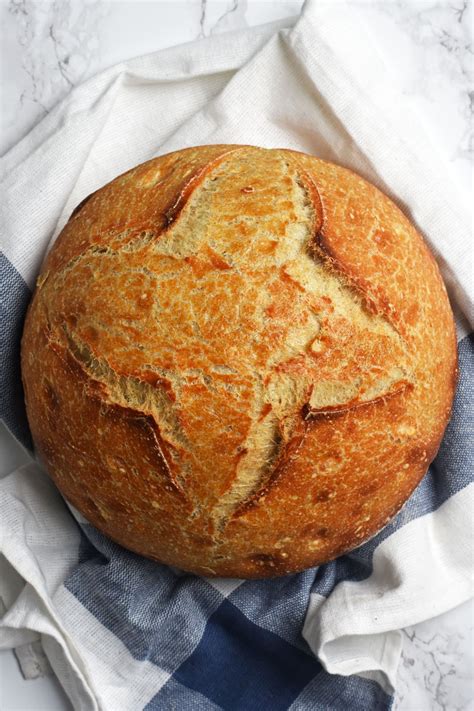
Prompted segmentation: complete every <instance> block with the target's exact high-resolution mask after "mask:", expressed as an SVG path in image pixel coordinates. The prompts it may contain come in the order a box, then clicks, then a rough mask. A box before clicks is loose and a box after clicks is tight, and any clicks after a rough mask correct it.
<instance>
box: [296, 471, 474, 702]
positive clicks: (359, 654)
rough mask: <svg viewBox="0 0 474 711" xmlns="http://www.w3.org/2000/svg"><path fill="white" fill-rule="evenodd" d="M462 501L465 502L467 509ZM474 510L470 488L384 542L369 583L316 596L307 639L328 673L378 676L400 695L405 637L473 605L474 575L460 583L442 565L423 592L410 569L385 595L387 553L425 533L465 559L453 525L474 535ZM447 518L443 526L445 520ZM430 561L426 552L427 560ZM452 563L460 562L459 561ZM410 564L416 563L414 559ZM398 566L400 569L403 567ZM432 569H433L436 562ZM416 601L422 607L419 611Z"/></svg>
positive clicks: (423, 582)
mask: <svg viewBox="0 0 474 711" xmlns="http://www.w3.org/2000/svg"><path fill="white" fill-rule="evenodd" d="M460 499H463V501H462V505H460ZM473 508H474V484H470V485H468V486H467V487H465V488H464V489H462V490H461V491H459V492H458V493H457V494H455V495H453V496H452V497H451V498H450V499H448V501H446V502H445V503H444V504H442V505H441V506H440V508H439V509H437V510H436V511H434V512H432V513H430V514H426V515H425V516H421V517H419V518H417V519H414V520H413V521H411V522H410V523H407V524H406V525H405V526H404V527H403V528H402V529H399V530H398V531H396V532H395V533H394V534H392V536H390V538H388V539H385V540H384V541H383V542H382V543H381V544H380V546H379V547H378V548H377V550H376V551H375V553H374V569H373V573H372V575H371V576H370V578H368V579H367V580H365V581H363V582H358V583H357V582H356V583H354V582H350V581H343V582H342V583H340V584H339V585H338V586H337V587H336V588H335V589H334V591H333V593H332V595H331V597H330V598H325V597H323V596H322V595H319V594H317V593H312V594H311V596H310V603H309V606H308V611H307V614H306V619H305V623H304V627H303V637H304V638H305V639H306V641H307V642H308V644H309V646H310V648H311V649H312V651H313V652H314V653H315V654H316V656H317V657H318V659H319V660H320V662H321V664H322V665H323V666H324V668H325V669H326V670H327V671H328V672H329V673H332V674H340V675H341V676H349V675H351V674H361V673H364V672H379V673H381V674H382V675H383V677H384V679H385V682H384V681H382V686H384V683H385V684H386V685H388V687H387V686H386V688H388V689H389V692H390V693H393V690H394V688H395V680H396V674H397V668H398V664H399V660H400V656H401V651H402V638H401V633H400V630H401V629H404V628H406V627H410V626H412V625H415V624H418V623H420V622H424V621H426V620H428V619H432V618H434V617H437V616H439V615H441V614H443V613H445V612H448V611H449V610H452V609H453V608H455V607H457V606H458V605H461V604H462V603H463V602H466V601H467V600H469V599H471V598H472V596H473V592H474V591H473V584H472V579H470V577H469V575H468V573H467V572H466V573H465V574H463V573H462V571H461V574H460V575H458V576H457V578H456V579H453V578H452V576H451V577H450V576H449V574H447V573H448V572H449V571H447V570H443V569H442V566H441V565H438V567H436V566H435V568H436V570H438V572H439V573H440V574H439V575H437V574H436V573H435V571H434V570H432V571H431V573H432V577H429V576H428V579H427V576H423V578H422V580H419V581H418V586H416V585H414V581H415V580H416V576H415V575H412V574H411V572H410V570H408V571H406V575H405V581H403V580H398V579H394V580H392V585H394V587H393V588H392V589H388V590H384V589H383V582H384V576H383V574H382V573H381V568H382V567H386V560H387V559H388V558H389V557H390V553H389V551H386V550H385V549H387V548H388V549H392V551H393V550H395V549H397V548H398V547H399V546H400V541H399V540H398V539H400V538H401V537H402V536H403V537H404V538H406V539H407V540H408V539H414V538H417V533H418V532H419V531H422V530H423V529H425V535H426V539H427V540H431V539H432V538H433V536H434V532H435V530H436V531H437V535H438V540H437V545H438V546H443V543H444V545H445V546H446V545H447V544H448V543H449V542H448V540H447V539H448V538H449V539H450V540H451V541H456V543H455V545H456V553H457V555H462V545H461V543H460V542H461V540H462V539H460V537H459V536H457V535H454V536H453V535H452V528H453V526H452V524H451V521H452V520H453V517H455V520H456V528H457V527H459V529H460V530H464V531H465V533H466V534H467V535H468V536H470V532H471V531H472V516H471V511H472V510H473ZM462 513H464V518H463V516H462ZM443 518H444V519H445V520H444V522H443V521H442V520H441V519H443ZM417 529H418V531H417ZM440 531H443V533H441V532H440ZM443 535H444V539H445V540H444V541H443V540H442V539H443ZM434 537H436V536H434ZM460 550H461V553H460ZM465 550H466V551H467V556H468V557H470V559H471V560H466V561H465V568H466V571H467V570H468V569H469V568H470V567H471V565H472V551H471V550H470V547H469V545H467V547H465ZM425 553H426V551H425ZM445 553H446V559H447V560H449V558H450V557H451V556H450V551H449V550H448V549H446V551H445ZM425 557H426V556H424V555H423V553H422V555H421V558H423V559H425ZM417 558H420V555H418V556H417ZM452 558H454V559H455V558H456V556H455V555H454V554H453V555H452ZM426 559H427V560H429V559H430V558H429V555H428V556H427V558H426ZM411 562H412V563H414V564H416V560H415V558H413V561H411ZM452 565H453V566H457V561H456V560H454V561H453V563H452ZM393 567H394V569H396V566H393ZM430 567H431V568H432V567H433V566H432V565H431V563H430ZM444 573H446V574H444ZM410 584H411V585H412V587H411V589H410ZM404 585H405V587H406V588H407V589H405V590H403V589H402V588H403V586H404ZM427 595H428V596H429V604H428V603H427ZM414 601H415V602H416V604H413V602H414ZM410 603H411V604H410ZM344 609H345V610H346V614H345V615H343V616H341V614H340V611H341V610H344ZM390 690H391V691H390Z"/></svg>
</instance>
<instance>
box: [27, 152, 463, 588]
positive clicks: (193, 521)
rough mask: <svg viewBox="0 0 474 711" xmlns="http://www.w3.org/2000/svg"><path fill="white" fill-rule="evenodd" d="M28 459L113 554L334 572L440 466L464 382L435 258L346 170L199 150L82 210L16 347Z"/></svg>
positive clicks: (276, 155)
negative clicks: (118, 548) (117, 549)
mask: <svg viewBox="0 0 474 711" xmlns="http://www.w3.org/2000/svg"><path fill="white" fill-rule="evenodd" d="M22 371H23V382H24V388H25V394H26V404H27V412H28V418H29V423H30V426H31V431H32V435H33V439H34V443H35V446H36V449H37V452H38V454H39V456H40V458H41V459H42V461H43V462H44V464H45V466H46V468H47V470H48V472H49V474H50V475H51V477H52V478H53V479H54V481H55V482H56V484H57V486H58V487H59V489H60V490H61V492H62V493H63V494H64V496H65V497H66V498H67V500H68V501H69V502H71V504H73V506H74V507H76V508H77V509H78V510H79V511H80V512H81V513H82V514H83V515H84V516H85V518H86V519H87V520H88V521H90V522H91V523H92V524H93V525H94V526H96V527H97V528H98V529H100V530H101V531H103V532H104V533H105V534H106V535H107V536H109V537H110V538H111V539H113V540H114V541H116V542H118V543H120V544H121V545H123V546H125V547H126V548H129V549H130V550H132V551H136V552H138V553H141V554H143V555H145V556H148V557H149V558H153V559H155V560H157V561H161V562H162V563H167V564H170V565H174V566H177V567H180V568H182V569H184V570H188V571H192V572H195V573H199V574H202V575H209V576H212V575H219V576H235V577H241V578H258V577H268V576H275V575H284V574H286V573H291V572H294V571H298V570H302V569H304V568H307V567H309V566H312V565H315V564H319V563H322V562H325V561H328V560H330V559H332V558H334V557H336V556H338V555H340V554H341V553H343V552H344V551H348V550H350V549H352V548H355V547H356V546H358V545H360V544H361V543H362V542H363V541H365V540H367V539H368V538H370V537H371V536H373V535H374V534H375V533H376V532H377V531H378V530H379V529H381V528H382V527H383V526H384V525H385V524H386V523H387V522H388V521H389V520H390V519H391V518H392V517H393V516H394V515H395V514H396V513H397V511H399V509H400V507H401V506H402V505H403V503H404V502H405V501H406V500H407V498H408V497H409V495H410V494H411V492H412V491H413V489H414V487H415V486H416V485H417V484H418V483H419V481H420V479H421V478H422V476H423V475H424V473H425V472H426V470H427V467H428V465H429V463H430V462H431V460H432V459H433V457H434V456H435V454H436V451H437V449H438V446H439V444H440V441H441V438H442V436H443V432H444V429H445V427H446V423H447V421H448V418H449V414H450V408H451V404H452V399H453V393H454V389H455V383H456V345H455V330H454V324H453V317H452V313H451V310H450V307H449V302H448V299H447V295H446V290H445V288H444V285H443V282H442V280H441V277H440V274H439V271H438V268H437V266H436V263H435V261H434V259H433V257H432V256H431V254H430V252H429V250H428V249H427V247H426V245H425V244H424V242H423V240H422V238H421V237H420V236H419V234H418V233H417V232H416V230H415V229H414V227H413V226H412V225H411V223H410V222H409V221H408V220H407V218H406V217H405V216H404V215H403V214H402V212H401V211H400V210H399V209H398V208H397V207H396V206H395V205H394V204H393V202H392V201H391V200H389V199H388V198H387V197H386V196H385V195H384V194H382V193H381V192H380V191H379V190H377V189H376V188H375V187H373V186H372V185H370V184H369V183H367V182H366V181H365V180H363V179H362V178H360V177H358V176H357V175H355V174H353V173H352V172H350V171H348V170H346V169H344V168H341V167H339V166H336V165H333V164H331V163H327V162H325V161H322V160H318V159H316V158H314V157H312V156H309V155H305V154H302V153H297V152H294V151H289V150H265V149H262V148H255V147H250V146H233V145H217V146H201V147H197V148H190V149H186V150H182V151H177V152H176V153H171V154H169V155H165V156H161V157H159V158H156V159H154V160H151V161H149V162H147V163H144V164H143V165H139V166H138V167H136V168H134V169H133V170H130V171H129V172H128V173H125V174H124V175H122V176H120V177H118V178H117V179H116V180H113V181H112V182H111V183H109V184H108V185H106V186H105V187H103V188H102V189H100V190H98V191H97V192H96V193H94V194H93V195H91V196H90V197H89V198H87V199H86V200H84V202H83V203H81V205H79V207H77V208H76V210H74V212H73V214H72V215H71V218H70V220H69V222H68V223H67V225H66V226H65V228H64V229H63V231H62V232H61V234H60V235H59V237H58V239H57V241H56V243H55V244H54V246H53V248H52V249H51V251H50V253H49V254H48V256H47V258H46V260H45V263H44V265H43V268H42V271H41V275H40V277H39V278H38V282H37V288H36V292H35V294H34V297H33V300H32V302H31V305H30V308H29V311H28V315H27V319H26V325H25V329H24V334H23V341H22Z"/></svg>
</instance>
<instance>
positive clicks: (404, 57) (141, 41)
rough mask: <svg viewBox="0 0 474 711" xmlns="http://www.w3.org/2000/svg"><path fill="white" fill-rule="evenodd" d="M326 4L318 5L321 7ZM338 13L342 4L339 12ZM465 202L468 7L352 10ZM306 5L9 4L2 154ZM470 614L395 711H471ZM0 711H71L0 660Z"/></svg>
mask: <svg viewBox="0 0 474 711" xmlns="http://www.w3.org/2000/svg"><path fill="white" fill-rule="evenodd" d="M321 1H323V0H321ZM332 1H333V2H334V1H335V0H332ZM353 2H354V4H357V5H359V6H360V12H361V13H363V14H364V16H365V18H366V21H367V22H368V23H370V26H371V29H373V31H374V35H375V37H376V38H377V42H378V45H379V49H380V53H381V56H382V57H383V59H384V60H385V62H386V64H387V66H388V67H389V68H390V71H391V73H392V77H393V81H395V82H397V83H398V85H399V87H400V90H401V91H402V92H403V93H404V94H405V96H407V97H409V99H410V102H411V104H412V106H413V108H414V109H415V110H416V111H417V113H418V114H419V117H420V118H421V120H422V121H423V122H424V125H425V128H426V131H427V132H428V133H429V134H430V136H431V137H432V139H433V144H434V146H435V150H438V151H440V152H441V153H442V154H443V155H444V157H445V159H446V161H447V165H448V170H449V171H450V173H449V176H448V177H449V179H451V180H453V181H455V182H456V183H457V185H458V187H459V190H460V191H462V192H465V193H466V194H469V192H471V191H472V159H473V152H474V137H473V123H472V114H473V109H474V91H473V88H472V87H473V83H472V80H473V74H474V68H473V47H472V27H473V9H472V4H470V3H469V0H450V2H447V1H446V0H438V1H436V0H383V1H382V0H353ZM302 4H303V3H302V0H175V1H168V2H165V1H157V0H155V1H153V0H149V1H148V2H131V1H127V0H121V1H120V2H118V1H116V0H72V1H70V2H65V1H63V0H42V1H41V2H38V1H37V0H9V2H7V1H5V0H2V2H1V3H0V28H1V30H0V33H1V41H2V45H3V47H2V60H3V61H2V63H1V66H0V92H1V93H0V102H1V103H0V105H1V109H2V110H1V112H0V127H1V130H0V154H4V153H5V152H7V151H8V150H9V148H11V146H13V145H14V144H15V143H16V142H18V141H19V140H20V139H21V138H22V137H23V136H24V135H25V134H26V133H27V132H28V131H29V130H30V129H31V128H32V127H33V126H34V125H35V124H36V123H37V122H38V121H40V120H41V119H42V118H43V117H44V116H45V115H46V114H47V113H48V111H50V110H51V108H52V107H53V106H54V105H55V104H56V103H57V102H58V101H59V100H61V98H63V97H64V96H65V95H66V94H67V93H68V92H69V91H71V89H72V88H73V87H74V86H76V85H77V84H80V83H81V82H83V81H84V80H86V79H87V78H88V77H90V76H93V75H94V74H96V73H97V72H99V71H101V70H102V69H105V68H106V67H108V66H110V65H112V64H115V63H116V62H119V61H121V60H123V59H128V58H130V57H133V56H135V55H139V54H145V53H147V52H151V51H154V50H157V49H160V48H163V47H168V46H171V45H175V44H179V43H182V42H187V41H191V40H195V39H198V38H200V37H205V36H208V35H210V34H213V33H217V32H225V31H227V30H233V29H240V28H242V27H245V26H248V25H257V24H260V23H264V22H269V21H272V20H277V19H280V18H284V17H288V16H291V15H297V14H298V12H299V11H300V9H301V6H302ZM473 626H474V609H473V606H472V605H471V604H470V603H466V604H464V605H462V606H461V607H459V608H457V609H456V610H453V611H451V612H449V613H446V614H444V615H442V616H440V617H438V618H436V619H433V620H429V621H427V622H424V623H422V624H419V625H416V626H415V627H412V628H409V629H407V630H404V649H403V656H402V660H401V663H400V667H399V673H398V684H397V690H396V697H395V703H394V709H396V711H425V710H426V711H451V710H452V711H454V710H459V711H460V710H461V709H462V710H467V709H474V705H473V701H472V699H473V698H474V687H473V678H474V676H473V661H474V650H473ZM0 705H1V708H2V710H3V711H12V710H13V709H23V710H26V709H31V711H39V710H40V709H48V711H54V709H66V708H70V707H69V704H68V702H67V700H66V699H65V697H64V696H63V695H62V693H61V692H60V690H59V688H58V687H57V686H56V685H55V682H54V680H53V679H51V678H48V679H40V680H35V681H29V682H24V681H23V680H22V679H21V676H20V674H19V672H18V670H17V669H16V668H15V666H14V664H13V660H12V655H11V653H9V652H8V653H7V652H3V653H1V654H0Z"/></svg>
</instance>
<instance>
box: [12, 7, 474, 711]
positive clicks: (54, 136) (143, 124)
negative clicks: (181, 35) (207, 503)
mask: <svg viewBox="0 0 474 711" xmlns="http://www.w3.org/2000/svg"><path fill="white" fill-rule="evenodd" d="M225 142H229V143H231V142H232V143H247V144H256V145H261V146H267V147H275V146H280V147H289V148H295V149H298V150H303V151H306V152H309V153H313V154H315V155H317V156H319V157H321V158H326V159H329V160H333V161H335V162H337V163H340V164H342V165H345V166H346V167H349V168H352V169H353V170H355V171H356V172H358V173H360V174H361V175H363V176H364V177H366V178H368V179H369V180H371V181H372V182H373V183H375V184H377V185H378V186H380V187H381V188H382V189H383V190H384V191H385V192H386V193H388V194H389V195H391V197H392V198H393V199H394V200H395V201H396V202H397V203H398V204H399V205H400V206H401V207H402V209H404V210H405V211H406V213H407V214H408V215H409V216H410V217H411V218H412V219H413V220H414V221H415V222H416V223H417V225H418V227H419V228H420V230H421V231H422V233H423V234H424V235H425V237H426V239H427V240H428V242H429V243H430V245H431V247H432V249H433V251H434V253H435V255H436V257H437V259H438V261H439V264H440V267H441V270H442V272H443V275H444V278H445V281H446V283H447V285H448V290H449V293H450V296H451V300H452V303H453V306H454V308H455V311H456V314H457V317H458V318H457V321H458V333H459V339H460V344H459V357H460V384H459V388H458V394H457V398H456V402H455V406H454V411H453V417H452V420H451V423H450V425H449V427H448V430H447V433H446V436H445V439H444V441H443V444H442V447H441V449H440V452H439V455H438V457H437V459H436V460H435V462H434V463H433V465H432V466H431V467H430V470H429V472H428V474H427V475H426V477H425V478H424V480H423V482H422V484H421V485H420V486H419V487H418V489H417V490H416V491H415V493H414V494H413V496H412V497H411V499H410V501H409V502H408V504H407V505H406V506H405V508H404V509H403V511H402V512H401V514H399V516H398V517H397V518H396V519H395V520H394V521H393V522H392V523H391V524H390V525H389V526H388V527H387V528H386V529H384V531H382V532H381V533H380V534H379V535H378V536H377V537H376V538H374V539H373V540H372V541H370V542H369V543H367V544H365V545H364V546H362V547H361V548H359V549H357V550H356V551H354V552H353V553H352V554H350V555H347V556H343V557H341V558H339V559H338V560H337V561H334V562H332V563H330V564H328V565H325V566H321V567H319V568H315V569H311V570H309V571H306V572H305V573H301V574H299V575H295V576H287V577H285V578H281V579H277V580H273V581H248V582H243V581H239V580H226V581H224V580H207V579H203V578H197V577H195V576H191V575H187V574H183V573H182V572H180V571H177V570H173V569H171V568H167V567H166V566H160V565H158V564H155V563H151V562H150V561H146V560H144V559H141V558H140V557H138V556H135V555H134V554H131V553H129V552H127V551H125V550H123V549H121V548H120V547H119V546H116V545H115V544H113V543H111V542H110V541H108V540H107V539H105V538H104V537H103V536H102V535H101V534H100V533H98V532H97V531H96V530H95V529H93V528H92V527H91V526H90V525H88V524H87V522H85V521H84V520H83V519H81V518H80V517H78V521H79V525H77V524H76V522H75V520H74V518H73V517H72V516H71V515H70V513H69V511H68V509H67V508H66V506H65V505H64V503H63V501H62V499H61V498H60V496H59V495H58V494H57V492H56V490H55V488H54V486H53V485H52V484H51V483H50V482H49V480H48V479H47V478H46V477H45V475H44V474H43V472H42V471H41V470H40V467H39V466H38V464H36V463H35V462H31V463H29V464H27V465H26V466H23V467H20V468H19V469H15V470H13V471H11V472H7V475H6V476H5V477H4V478H3V479H2V481H1V482H0V492H1V493H0V533H1V539H0V552H1V553H2V554H3V558H0V566H1V572H2V576H1V578H0V596H1V598H2V599H3V603H4V606H5V608H6V612H5V614H4V615H3V617H2V620H1V623H0V646H3V647H8V646H15V647H18V646H20V645H21V646H23V645H29V644H30V643H32V642H34V640H35V639H36V638H37V636H38V634H39V635H40V636H41V641H42V644H43V648H44V651H45V653H46V655H47V657H48V659H49V661H50V663H51V665H52V667H53V669H54V670H55V672H56V674H57V675H58V676H59V678H60V680H61V681H62V683H63V685H64V687H65V689H66V691H67V693H68V694H69V696H70V698H71V699H72V701H73V704H74V706H75V708H77V709H106V710H107V711H108V710H109V709H110V711H120V710H121V709H124V711H125V709H126V710H127V711H128V710H129V709H130V710H132V711H134V710H135V709H141V708H147V709H169V708H179V709H181V708H182V709H186V708H189V709H191V708H192V709H215V708H224V709H246V710H247V709H262V708H272V709H275V710H277V709H287V708H290V707H291V708H292V709H321V711H322V710H323V709H324V710H326V709H328V708H331V709H338V708H341V709H342V708H347V707H350V708H354V709H364V710H365V709H367V708H377V709H378V708H389V707H390V704H391V693H392V691H393V685H394V683H395V676H396V668H397V664H398V661H399V657H400V650H401V635H400V632H399V631H398V630H399V629H400V628H402V627H405V626H408V625H411V624H414V623H416V622H419V621H421V620H423V619H426V618H429V617H432V616H434V615H438V614H440V613H442V612H443V611H445V610H448V609H450V608H452V607H454V606H455V605H458V604H460V603H461V602H463V601H464V600H466V599H467V598H468V597H469V596H470V595H471V593H472V580H471V570H472V554H471V545H470V540H471V535H472V497H473V489H474V487H473V486H472V474H473V471H474V466H473V461H472V446H471V447H470V446H469V445H470V444H472V425H473V417H472V416H473V405H472V392H473V378H472V375H473V374H472V363H473V359H472V355H473V344H472V337H471V336H469V335H466V334H467V333H468V332H469V320H470V318H472V294H471V295H470V294H469V289H470V286H471V284H470V280H471V269H472V251H471V243H470V240H471V234H470V217H469V212H468V207H467V205H466V204H465V203H464V202H463V199H462V197H461V196H460V192H459V191H458V190H457V189H456V187H455V186H454V185H453V184H452V183H451V182H450V181H449V180H448V179H447V171H446V166H445V165H444V163H443V161H442V159H441V157H440V156H439V155H438V153H437V150H436V147H435V146H432V145H431V144H430V143H429V141H428V140H427V138H426V136H425V135H424V131H423V129H422V127H421V126H420V125H419V123H418V120H417V117H416V116H413V115H412V113H411V111H410V109H409V107H408V106H407V105H406V102H405V100H404V98H403V96H402V95H401V94H400V92H399V91H398V90H397V88H396V86H395V84H394V82H393V81H392V80H391V77H390V74H389V70H388V69H387V67H385V66H384V65H383V63H382V60H381V58H380V56H379V54H378V52H377V47H376V44H375V43H374V38H373V37H372V36H371V34H370V30H369V28H367V27H366V26H365V25H364V24H363V23H362V22H361V20H360V18H359V16H358V13H357V10H356V9H355V8H353V7H350V6H343V5H342V4H341V3H319V2H311V1H308V2H306V4H305V6H304V9H303V12H302V15H301V17H300V18H299V19H298V20H297V21H296V23H294V22H293V21H289V22H288V23H284V22H283V23H276V24H272V25H267V26H264V27H260V28H254V29H249V30H245V31H241V32H236V33H229V34H227V35H220V36H215V37H212V38H210V39H207V40H203V41H201V42H196V43H192V44H188V45H184V46H182V47H177V48H173V49H170V50H165V51H161V52H157V53H154V54H152V55H147V56H145V57H140V58H137V59H134V60H131V61H129V62H125V63H122V64H121V65H118V66H116V67H113V68H111V69H109V70H108V71H106V72H104V73H103V74H101V75H99V76H98V77H95V78H94V79H92V80H90V81H88V82H87V83H85V84H84V85H82V86H81V87H79V88H77V89H75V90H74V91H73V92H72V93H71V94H70V96H69V97H68V98H67V99H66V100H65V101H64V102H62V103H61V104H60V105H59V106H58V107H57V108H56V109H55V110H54V111H52V112H51V113H50V114H49V115H48V116H47V117H46V118H45V119H44V120H43V121H42V123H40V124H39V125H38V126H37V127H36V128H35V129H34V130H33V131H32V132H31V133H30V134H29V135H28V136H27V137H26V138H25V139H24V140H23V141H22V142H21V143H20V144H19V145H18V146H16V147H15V148H14V149H12V151H10V152H9V153H8V154H7V155H6V156H5V158H4V159H3V164H2V174H3V180H2V186H3V196H4V197H3V202H2V206H1V209H2V227H3V230H2V233H3V234H2V239H3V254H2V260H1V269H2V272H1V273H2V299H1V309H2V314H1V317H2V329H3V333H2V344H1V346H2V349H1V352H0V363H1V365H2V380H1V391H0V395H1V408H2V417H3V419H4V420H5V422H6V424H7V426H8V427H9V429H10V431H11V432H12V433H13V434H14V435H15V436H16V437H17V438H18V439H19V440H20V441H22V442H23V443H24V444H26V445H27V446H29V445H30V439H29V433H28V427H27V423H26V419H25V415H24V406H23V401H22V393H21V384H20V377H19V362H18V350H19V337H20V334H21V326H22V319H23V316H24V311H25V308H26V305H27V302H28V300H29V297H30V290H31V288H32V286H33V284H34V279H35V276H36V274H37V272H38V269H39V266H40V263H41V260H42V258H43V256H44V254H45V251H46V250H47V248H48V245H49V244H50V243H51V242H52V240H54V238H55V237H56V236H57V234H58V232H59V230H60V229H61V227H62V226H63V225H64V224H65V222H66V221H67V219H68V217H69V215H70V213H71V212H72V209H73V208H74V207H75V206H76V205H77V204H78V203H79V202H80V201H81V200H82V199H83V198H84V197H86V196H87V195H88V194H90V193H91V192H93V191H94V190H96V189H97V188H99V187H100V186H101V185H103V184H104V183H105V182H106V181H108V180H110V179H112V178H113V177H115V176H116V175H117V174H119V173H121V172H123V171H125V170H127V169H129V168H130V167H132V166H134V165H135V164H137V163H139V162H140V161H143V160H145V159H148V158H150V157H153V156H155V155H160V154H163V153H167V152H169V151H171V150H175V149H178V148H182V147H184V146H189V145H196V144H206V143H225ZM30 651H31V648H29V652H28V653H29V656H30V657H31V654H30ZM313 653H314V654H313ZM318 660H319V661H318Z"/></svg>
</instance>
